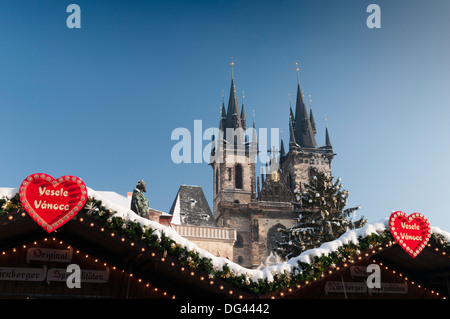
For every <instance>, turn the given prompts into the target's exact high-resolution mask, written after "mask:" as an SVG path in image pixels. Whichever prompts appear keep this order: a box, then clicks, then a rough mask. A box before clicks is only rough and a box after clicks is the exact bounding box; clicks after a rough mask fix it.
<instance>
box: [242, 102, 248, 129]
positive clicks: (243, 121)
mask: <svg viewBox="0 0 450 319" xmlns="http://www.w3.org/2000/svg"><path fill="white" fill-rule="evenodd" d="M241 125H242V128H243V129H244V130H246V129H247V124H246V121H245V111H244V102H242V108H241Z"/></svg>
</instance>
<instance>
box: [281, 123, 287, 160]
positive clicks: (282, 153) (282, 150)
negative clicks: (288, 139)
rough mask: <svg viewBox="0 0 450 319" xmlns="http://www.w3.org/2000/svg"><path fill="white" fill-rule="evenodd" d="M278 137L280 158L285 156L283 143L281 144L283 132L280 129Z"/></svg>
mask: <svg viewBox="0 0 450 319" xmlns="http://www.w3.org/2000/svg"><path fill="white" fill-rule="evenodd" d="M280 136H281V142H280V156H285V155H286V150H285V149H284V142H283V130H281V129H280Z"/></svg>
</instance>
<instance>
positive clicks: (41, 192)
mask: <svg viewBox="0 0 450 319" xmlns="http://www.w3.org/2000/svg"><path fill="white" fill-rule="evenodd" d="M87 196H88V195H87V188H86V185H85V184H84V183H83V181H82V180H81V179H80V178H78V177H75V176H70V175H67V176H62V177H60V178H58V179H54V178H53V177H51V176H50V175H47V174H43V173H37V174H32V175H30V176H28V177H27V178H26V179H25V180H24V181H23V182H22V184H21V185H20V188H19V197H20V202H21V203H22V206H23V207H24V208H25V210H26V211H27V213H28V214H29V215H30V216H31V218H33V219H34V220H35V221H36V222H37V223H38V224H39V225H40V226H41V227H42V228H44V229H45V230H46V231H47V232H49V233H50V232H52V231H54V230H55V229H57V228H59V227H61V226H62V225H64V224H65V223H66V222H68V221H69V220H70V219H71V218H73V217H74V216H75V215H76V214H77V213H78V212H79V211H80V210H81V208H83V206H84V204H85V203H86V200H87Z"/></svg>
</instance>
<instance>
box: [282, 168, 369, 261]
mask: <svg viewBox="0 0 450 319" xmlns="http://www.w3.org/2000/svg"><path fill="white" fill-rule="evenodd" d="M348 195H349V192H348V191H346V190H344V189H343V188H342V184H341V179H340V178H338V179H337V180H336V181H335V182H333V177H332V176H330V175H328V174H327V173H324V172H320V171H316V172H315V174H314V175H313V176H312V177H311V178H310V181H309V184H308V185H305V188H304V189H303V191H300V190H297V193H296V199H297V200H296V201H294V202H292V205H294V212H295V213H296V215H297V216H298V217H297V218H296V225H295V226H294V227H291V228H288V229H279V231H280V232H281V233H282V240H281V242H279V243H278V249H277V250H278V253H279V254H280V255H281V256H283V258H285V259H289V258H291V257H295V256H298V255H300V254H301V253H302V252H303V251H305V250H307V249H311V248H316V247H319V246H320V245H321V244H322V243H324V242H328V241H332V240H334V239H337V238H338V237H339V236H341V235H342V234H344V233H345V232H346V231H348V230H349V229H355V228H359V227H362V226H363V225H364V224H365V223H366V222H367V220H365V219H364V217H361V218H360V219H358V220H354V217H355V214H356V211H357V210H358V209H359V208H360V207H359V206H358V207H352V208H347V209H344V208H345V206H346V205H347V198H348Z"/></svg>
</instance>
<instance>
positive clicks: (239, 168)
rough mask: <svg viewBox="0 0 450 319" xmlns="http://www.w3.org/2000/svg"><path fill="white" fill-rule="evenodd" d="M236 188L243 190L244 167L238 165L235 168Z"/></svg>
mask: <svg viewBox="0 0 450 319" xmlns="http://www.w3.org/2000/svg"><path fill="white" fill-rule="evenodd" d="M234 181H235V188H236V189H242V165H241V164H237V165H236V167H235V168H234Z"/></svg>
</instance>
